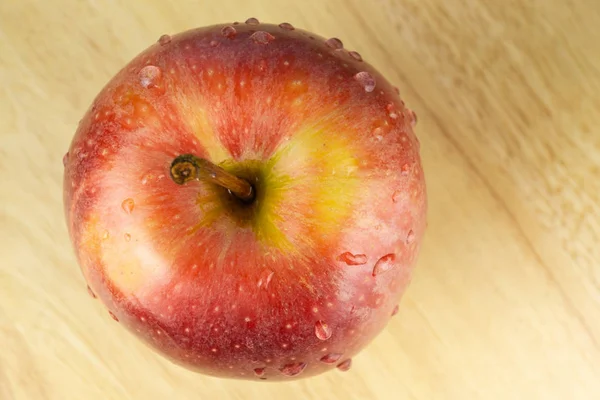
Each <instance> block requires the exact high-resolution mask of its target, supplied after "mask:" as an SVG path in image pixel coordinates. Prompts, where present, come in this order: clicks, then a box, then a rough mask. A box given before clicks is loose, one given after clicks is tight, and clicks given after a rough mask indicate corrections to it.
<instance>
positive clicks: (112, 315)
mask: <svg viewBox="0 0 600 400" xmlns="http://www.w3.org/2000/svg"><path fill="white" fill-rule="evenodd" d="M108 314H109V315H110V317H111V318H112V319H114V320H115V321H117V322H119V318H117V316H116V315H115V314H113V312H112V311H110V310H108Z"/></svg>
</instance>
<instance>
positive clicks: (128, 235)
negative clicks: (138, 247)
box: [123, 233, 131, 242]
mask: <svg viewBox="0 0 600 400" xmlns="http://www.w3.org/2000/svg"><path fill="white" fill-rule="evenodd" d="M123 238H124V239H125V241H126V242H131V234H129V233H125V234H124V235H123Z"/></svg>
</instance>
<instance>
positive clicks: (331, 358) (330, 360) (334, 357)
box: [319, 353, 342, 364]
mask: <svg viewBox="0 0 600 400" xmlns="http://www.w3.org/2000/svg"><path fill="white" fill-rule="evenodd" d="M340 358H342V354H340V353H329V354H325V355H324V356H323V357H321V358H320V359H319V360H320V361H321V362H322V363H324V364H335V363H336V362H338V360H339V359H340Z"/></svg>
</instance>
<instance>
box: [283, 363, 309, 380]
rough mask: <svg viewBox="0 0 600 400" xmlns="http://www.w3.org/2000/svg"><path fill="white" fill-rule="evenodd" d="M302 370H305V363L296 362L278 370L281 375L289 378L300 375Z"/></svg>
mask: <svg viewBox="0 0 600 400" xmlns="http://www.w3.org/2000/svg"><path fill="white" fill-rule="evenodd" d="M304 369H306V363H303V362H297V363H290V364H285V365H284V366H283V367H281V368H280V369H279V371H280V372H281V373H282V374H283V375H285V376H290V377H291V376H296V375H300V374H301V373H302V371H304Z"/></svg>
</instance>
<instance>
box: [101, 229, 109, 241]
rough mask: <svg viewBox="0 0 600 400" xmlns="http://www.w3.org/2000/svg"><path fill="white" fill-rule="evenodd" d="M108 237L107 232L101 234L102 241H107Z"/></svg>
mask: <svg viewBox="0 0 600 400" xmlns="http://www.w3.org/2000/svg"><path fill="white" fill-rule="evenodd" d="M109 237H110V233H109V232H108V231H104V232H103V233H102V240H108V238H109Z"/></svg>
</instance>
